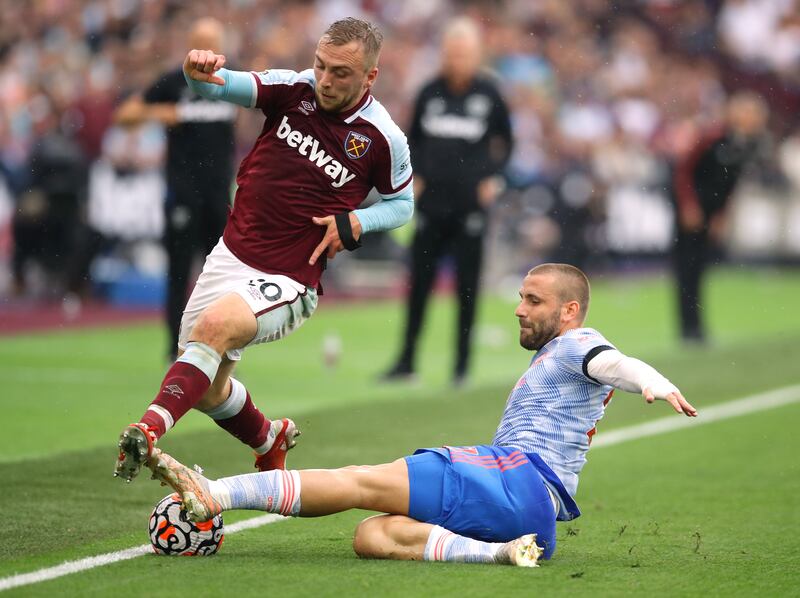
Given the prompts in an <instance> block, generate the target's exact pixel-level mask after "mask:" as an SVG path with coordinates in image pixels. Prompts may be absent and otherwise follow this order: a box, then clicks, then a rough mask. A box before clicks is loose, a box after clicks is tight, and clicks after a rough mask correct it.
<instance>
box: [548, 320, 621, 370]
mask: <svg viewBox="0 0 800 598" xmlns="http://www.w3.org/2000/svg"><path fill="white" fill-rule="evenodd" d="M610 349H615V347H614V346H613V345H612V344H611V343H609V342H608V341H607V340H606V339H605V337H604V336H603V335H602V334H600V333H599V332H597V331H596V330H594V329H592V328H583V329H580V330H579V331H578V332H577V333H575V334H571V335H569V336H565V337H563V338H562V341H561V343H560V344H559V347H558V357H559V363H560V364H561V365H562V367H563V368H564V369H566V370H567V371H568V372H569V373H571V374H573V375H577V376H581V377H583V378H586V379H588V380H591V381H592V382H594V383H596V384H599V382H598V381H597V380H595V379H594V378H592V377H591V376H590V375H589V371H588V369H587V367H588V365H589V362H590V361H591V360H592V358H594V357H595V356H596V355H598V354H599V353H601V352H603V351H608V350H610Z"/></svg>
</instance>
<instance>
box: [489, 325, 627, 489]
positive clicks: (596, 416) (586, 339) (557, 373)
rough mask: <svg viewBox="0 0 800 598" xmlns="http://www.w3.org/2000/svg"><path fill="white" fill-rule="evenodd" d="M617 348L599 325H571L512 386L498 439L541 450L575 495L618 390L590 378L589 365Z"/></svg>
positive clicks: (505, 443)
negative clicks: (597, 432)
mask: <svg viewBox="0 0 800 598" xmlns="http://www.w3.org/2000/svg"><path fill="white" fill-rule="evenodd" d="M613 348H614V347H613V346H612V345H611V343H609V342H608V341H607V340H606V339H605V338H604V337H603V335H601V334H600V333H599V332H597V331H596V330H594V329H593V328H577V329H574V330H570V331H568V332H566V333H565V334H563V335H561V336H558V337H556V338H554V339H553V340H551V341H550V342H549V343H547V344H546V345H545V346H544V347H542V348H541V349H540V350H539V351H538V353H536V355H535V356H534V358H533V359H532V360H531V365H530V367H529V368H528V370H527V371H526V372H525V374H523V376H522V378H520V379H519V382H517V385H516V386H515V387H514V389H513V390H512V391H511V394H510V395H509V397H508V401H507V402H506V408H505V411H504V412H503V417H502V419H501V420H500V425H498V427H497V432H496V433H495V437H494V440H493V441H492V444H495V445H498V446H512V447H515V448H518V449H520V450H521V451H524V452H526V453H537V454H538V455H539V456H540V457H541V458H542V460H543V461H544V462H545V463H547V465H548V466H549V467H550V469H552V470H553V471H554V472H555V473H556V475H558V477H559V478H560V479H561V481H562V483H563V484H564V487H565V488H566V489H567V491H568V492H569V493H570V495H571V496H575V492H576V491H577V489H578V474H579V473H580V471H581V469H582V468H583V464H584V463H585V462H586V451H588V450H589V444H590V443H591V440H592V435H593V434H594V432H595V424H596V423H597V421H598V420H600V419H601V418H602V417H603V411H604V409H605V406H606V405H607V404H608V401H610V400H611V393H612V392H613V388H612V387H611V386H608V385H606V384H600V383H599V382H597V381H596V380H594V379H593V378H591V377H589V374H588V373H587V371H586V366H587V364H588V363H589V361H590V360H591V359H592V358H593V357H594V356H595V355H597V354H598V353H600V352H601V351H604V350H606V349H613Z"/></svg>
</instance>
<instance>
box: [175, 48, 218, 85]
mask: <svg viewBox="0 0 800 598" xmlns="http://www.w3.org/2000/svg"><path fill="white" fill-rule="evenodd" d="M223 66H225V56H224V55H222V54H215V53H214V52H212V51H211V50H191V51H190V52H189V53H188V54H187V55H186V60H184V61H183V72H184V73H186V74H187V75H188V76H189V77H191V78H192V79H194V80H195V81H203V82H204V83H214V84H215V85H225V79H223V78H222V77H219V76H217V75H215V74H214V73H216V72H217V71H218V70H219V69H221V68H222V67H223Z"/></svg>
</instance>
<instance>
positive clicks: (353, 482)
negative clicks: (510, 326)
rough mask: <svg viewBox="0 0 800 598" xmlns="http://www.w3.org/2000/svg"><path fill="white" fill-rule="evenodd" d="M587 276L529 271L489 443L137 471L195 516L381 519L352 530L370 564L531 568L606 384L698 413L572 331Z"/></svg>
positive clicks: (548, 544)
mask: <svg viewBox="0 0 800 598" xmlns="http://www.w3.org/2000/svg"><path fill="white" fill-rule="evenodd" d="M588 307H589V281H588V280H587V278H586V276H585V275H584V273H583V272H581V271H580V270H579V269H577V268H575V267H573V266H569V265H566V264H543V265H540V266H537V267H536V268H534V269H532V270H531V271H530V272H529V273H528V275H527V276H526V277H525V279H524V281H523V284H522V288H521V289H520V303H519V305H518V306H517V309H516V312H515V315H516V316H517V318H518V320H519V327H520V337H519V342H520V344H521V345H522V346H523V347H524V348H525V349H529V350H531V351H536V352H537V353H536V355H535V356H534V358H533V359H532V360H531V363H530V366H529V367H528V369H527V371H526V372H525V373H524V374H523V375H522V377H521V378H520V379H519V382H517V384H516V386H515V387H514V389H513V390H512V391H511V394H510V396H509V397H508V401H507V403H506V409H505V412H504V413H503V417H502V419H501V421H500V425H499V426H498V428H497V432H496V434H495V437H494V440H493V441H492V444H491V445H482V446H459V447H455V446H452V447H451V446H446V447H443V448H433V449H420V450H418V451H416V452H415V453H414V454H413V455H411V456H408V457H404V458H401V459H398V460H396V461H393V462H392V463H386V464H383V465H372V466H360V467H359V466H351V467H345V468H342V469H335V470H321V469H315V470H302V471H295V470H293V471H283V470H275V471H268V472H262V473H254V474H246V475H238V476H233V477H229V478H222V479H219V480H208V479H206V478H204V477H203V476H202V475H201V474H199V473H197V472H195V471H194V470H192V469H189V468H187V467H185V466H184V465H182V464H180V463H179V462H178V461H176V460H175V459H173V458H172V457H170V456H169V455H167V454H165V453H163V452H161V451H159V450H158V449H156V451H155V452H154V455H153V457H152V458H151V459H150V460H149V462H148V465H149V466H150V468H151V469H152V470H153V472H154V474H155V477H156V478H157V479H160V480H161V481H163V482H166V483H167V484H169V485H170V486H172V487H173V488H174V489H175V490H176V491H178V492H179V493H180V494H181V497H182V500H183V503H184V506H185V507H186V509H187V510H188V512H189V514H190V516H191V517H192V518H193V519H195V520H197V521H205V520H207V519H211V518H212V517H213V516H214V515H216V514H218V513H220V512H222V511H226V510H230V509H252V510H262V511H270V512H274V513H281V514H283V515H290V516H299V517H316V516H320V515H328V514H331V513H337V512H340V511H344V510H347V509H356V508H357V509H367V510H372V511H379V512H382V513H384V514H383V515H377V516H374V517H370V518H368V519H365V520H364V521H362V522H361V523H360V524H359V526H358V528H357V529H356V532H355V538H354V541H353V547H354V549H355V551H356V553H357V554H358V555H359V556H362V557H368V558H389V559H404V560H443V561H464V562H482V563H511V564H515V565H519V566H536V564H537V561H538V560H539V558H540V557H542V558H545V559H547V558H550V557H551V556H552V555H553V552H554V551H555V544H556V534H555V526H556V521H557V520H560V521H568V520H571V519H574V518H575V517H578V516H579V515H580V511H579V509H578V507H577V505H576V503H575V494H576V491H577V487H578V475H579V474H580V471H581V469H582V468H583V465H584V463H585V461H586V452H587V451H588V450H589V446H590V444H591V439H592V436H593V434H594V433H595V425H596V423H597V421H598V420H599V419H600V418H602V416H603V411H604V409H605V407H606V405H607V404H608V401H609V399H610V398H611V393H612V392H613V389H614V388H619V389H622V390H624V391H627V392H636V393H641V394H642V396H643V397H644V398H645V400H646V401H647V402H648V403H652V402H653V401H654V400H656V399H661V400H664V401H667V402H668V403H669V404H670V405H671V406H672V407H673V409H675V411H676V412H678V413H683V414H685V415H686V416H689V417H695V416H696V415H697V411H696V410H695V408H694V407H692V406H691V405H690V404H689V403H688V402H687V401H686V399H685V398H684V397H683V395H682V394H681V393H680V391H679V390H678V389H677V388H676V387H675V386H674V385H673V384H672V383H671V382H670V381H669V380H667V379H666V378H665V377H664V376H662V375H661V374H660V373H659V372H657V371H656V370H655V369H653V368H652V367H650V366H649V365H647V364H646V363H644V362H642V361H639V360H638V359H634V358H632V357H628V356H626V355H623V354H622V353H620V352H619V351H618V350H617V349H615V348H614V346H613V345H612V344H611V343H609V342H608V341H607V340H606V339H605V338H604V337H603V336H602V335H601V334H600V333H599V332H598V331H596V330H594V329H592V328H584V327H583V322H584V320H585V319H586V313H587V310H588Z"/></svg>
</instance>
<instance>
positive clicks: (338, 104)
mask: <svg viewBox="0 0 800 598" xmlns="http://www.w3.org/2000/svg"><path fill="white" fill-rule="evenodd" d="M316 95H317V106H319V107H320V108H322V110H323V111H325V112H332V113H337V112H341V111H342V109H343V108H344V107H345V106H347V105H348V104H349V103H350V102H352V101H353V99H354V96H353V95H352V94H351V95H347V96H344V97H341V98H338V97H336V98H325V97H323V96H322V90H321V89H319V88H318V89H317V90H316Z"/></svg>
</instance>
